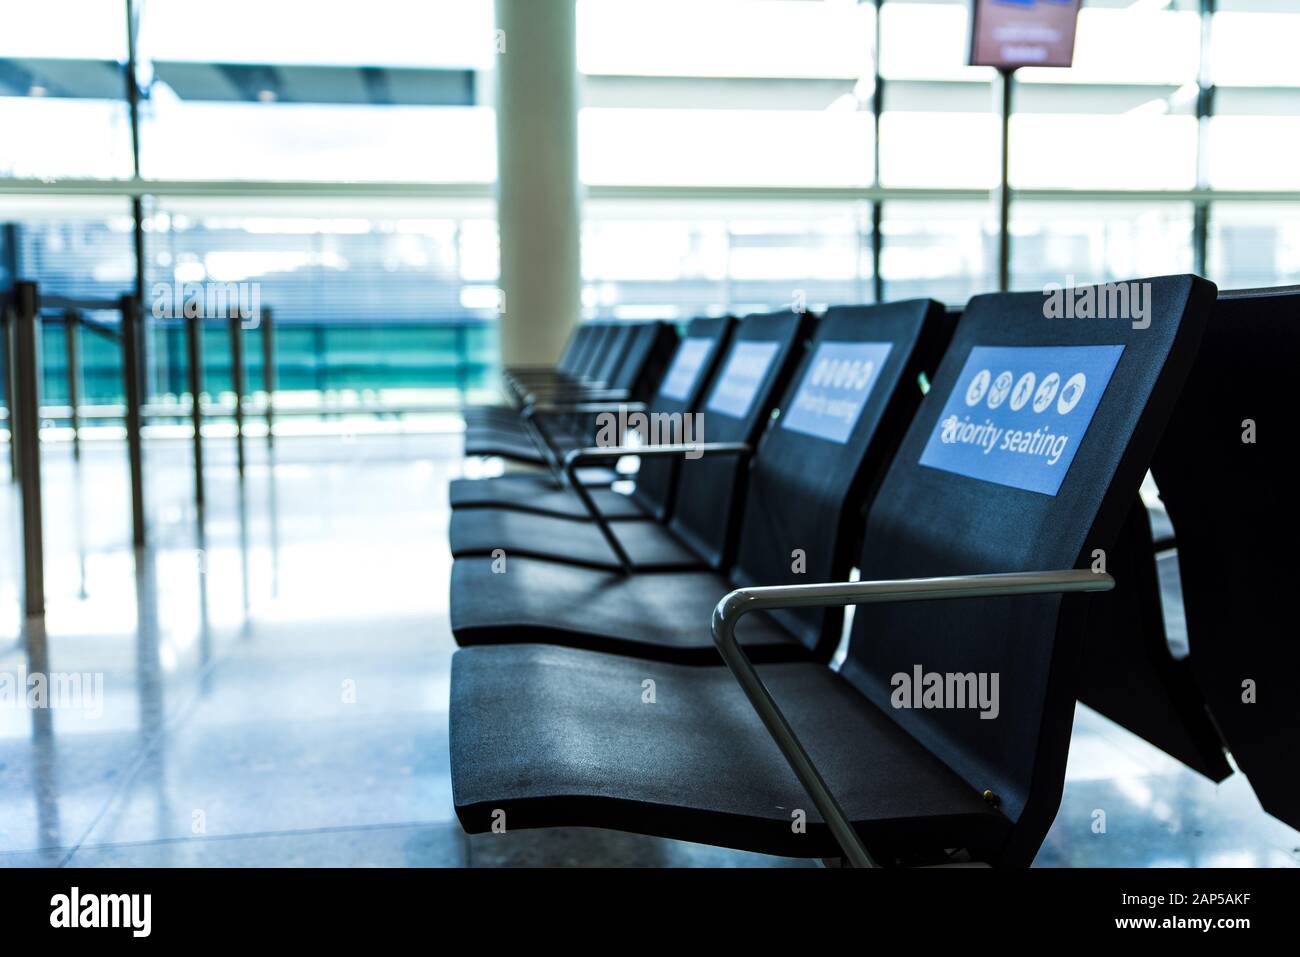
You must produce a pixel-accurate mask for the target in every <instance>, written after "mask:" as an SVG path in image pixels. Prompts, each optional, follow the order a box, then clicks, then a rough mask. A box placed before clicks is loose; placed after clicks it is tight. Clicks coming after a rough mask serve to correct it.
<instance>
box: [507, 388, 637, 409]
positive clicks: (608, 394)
mask: <svg viewBox="0 0 1300 957" xmlns="http://www.w3.org/2000/svg"><path fill="white" fill-rule="evenodd" d="M517 398H518V399H519V401H520V403H521V404H522V405H536V404H537V403H539V402H619V401H628V400H631V398H632V393H631V392H629V391H628V390H627V389H609V388H605V387H604V386H592V387H588V386H576V387H575V386H565V387H562V388H554V389H521V390H519V392H518V394H517Z"/></svg>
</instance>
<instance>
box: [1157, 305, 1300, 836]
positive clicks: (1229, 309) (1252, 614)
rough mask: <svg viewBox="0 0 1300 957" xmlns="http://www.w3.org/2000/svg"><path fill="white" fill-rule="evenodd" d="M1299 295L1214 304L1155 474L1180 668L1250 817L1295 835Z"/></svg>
mask: <svg viewBox="0 0 1300 957" xmlns="http://www.w3.org/2000/svg"><path fill="white" fill-rule="evenodd" d="M1297 355H1300V288H1297V287H1291V288H1286V289H1274V290H1252V291H1247V292H1240V293H1237V292H1228V293H1224V294H1223V295H1221V296H1220V297H1219V300H1218V302H1217V303H1216V304H1215V307H1214V315H1213V318H1212V319H1211V320H1210V324H1209V328H1208V329H1207V330H1206V333H1205V342H1204V345H1203V347H1202V349H1201V352H1200V355H1199V356H1198V357H1197V360H1196V366H1195V368H1194V369H1193V370H1192V375H1191V379H1190V380H1189V381H1188V384H1187V388H1186V389H1185V390H1184V395H1183V399H1182V401H1181V402H1180V403H1179V406H1178V409H1177V410H1176V412H1175V414H1174V418H1173V420H1172V421H1171V422H1170V425H1169V429H1168V430H1167V432H1166V433H1165V436H1164V438H1163V440H1162V441H1161V443H1160V447H1159V449H1158V450H1157V452H1156V457H1155V462H1154V464H1153V466H1152V474H1153V475H1154V477H1155V480H1156V484H1157V485H1158V486H1159V487H1160V497H1161V499H1162V500H1163V501H1164V503H1165V508H1166V509H1167V510H1168V512H1169V520H1170V521H1171V522H1172V523H1173V526H1174V535H1175V538H1176V540H1177V546H1178V569H1179V574H1180V577H1181V578H1182V586H1183V607H1184V611H1185V613H1186V616H1187V643H1188V649H1189V650H1188V662H1189V663H1190V665H1191V669H1192V674H1193V676H1194V677H1195V679H1196V683H1197V686H1198V687H1199V688H1200V690H1201V693H1202V694H1203V695H1204V696H1205V699H1206V701H1207V702H1208V703H1209V707H1210V712H1211V714H1212V715H1213V716H1214V720H1215V723H1216V724H1217V725H1218V727H1219V730H1220V732H1221V733H1222V734H1223V737H1224V739H1225V741H1226V742H1227V745H1228V749H1229V750H1230V751H1231V752H1232V756H1233V758H1234V759H1235V760H1236V762H1237V766H1238V767H1239V768H1240V769H1241V770H1242V772H1243V773H1245V775H1246V776H1247V777H1248V778H1249V779H1250V783H1251V785H1252V786H1253V787H1254V789H1255V793H1256V795H1258V797H1259V801H1260V804H1262V805H1263V806H1264V809H1265V810H1266V811H1268V812H1269V813H1270V814H1273V815H1274V816H1276V817H1278V818H1280V819H1281V820H1283V821H1285V822H1286V823H1287V824H1289V825H1291V826H1292V827H1300V774H1297V772H1296V747H1297V744H1296V742H1297V741H1300V705H1297V703H1296V695H1295V680H1296V675H1297V674H1300V642H1298V641H1297V640H1296V638H1295V632H1296V625H1295V609H1294V607H1293V606H1292V603H1291V589H1293V588H1294V587H1295V584H1296V581H1297V580H1300V578H1298V575H1297V573H1298V572H1300V547H1298V544H1297V543H1300V504H1298V503H1297V500H1296V496H1295V479H1294V475H1295V469H1294V452H1293V449H1292V447H1291V446H1290V445H1289V442H1290V440H1289V439H1288V438H1287V432H1286V429H1287V428H1289V426H1287V425H1286V424H1285V423H1284V422H1283V419H1285V418H1286V416H1287V415H1288V414H1289V413H1288V412H1287V410H1288V409H1289V408H1290V405H1291V399H1292V389H1293V387H1294V382H1293V380H1292V378H1291V377H1292V376H1293V375H1294V374H1295V370H1294V364H1295V357H1296V356H1297Z"/></svg>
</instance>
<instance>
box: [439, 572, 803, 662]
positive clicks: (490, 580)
mask: <svg viewBox="0 0 1300 957" xmlns="http://www.w3.org/2000/svg"><path fill="white" fill-rule="evenodd" d="M494 567H500V566H499V565H498V564H497V563H496V562H494V561H493V559H491V558H459V559H457V560H456V561H455V562H454V563H453V564H452V567H451V628H452V633H453V634H454V635H455V636H456V641H457V643H458V644H461V645H484V644H505V643H512V642H550V643H553V644H560V645H569V646H572V647H577V648H592V649H596V650H599V651H609V652H614V653H617V654H626V655H636V656H639V657H644V658H656V659H659V660H663V661H678V662H682V663H687V664H705V665H721V664H722V658H721V656H720V655H719V654H718V651H717V649H716V648H715V647H714V644H713V636H712V633H711V632H710V630H709V624H710V622H711V621H712V618H713V608H714V606H715V605H717V603H718V602H719V601H720V600H721V599H722V598H723V596H725V595H726V594H727V593H728V592H729V591H731V588H732V586H731V584H730V583H729V582H728V581H727V580H726V579H725V578H723V577H722V576H721V575H718V574H715V573H713V572H686V573H671V572H669V573H662V574H651V573H637V574H635V575H622V574H619V573H617V572H606V571H599V570H596V569H591V568H581V567H578V566H576V565H562V564H558V563H556V562H547V561H539V560H537V559H529V558H515V557H509V556H507V558H506V559H505V565H504V570H503V571H501V572H494V571H493V568H494ZM736 634H737V637H738V638H739V639H740V642H741V644H742V645H744V646H745V648H746V650H747V651H748V652H749V654H750V657H751V658H752V659H753V660H755V661H802V660H806V659H807V657H808V654H809V652H808V650H807V649H806V648H805V647H804V646H803V645H801V644H800V643H799V642H797V641H796V640H795V639H794V638H792V637H791V636H790V635H789V633H787V632H786V631H785V629H783V628H782V627H781V626H780V625H778V624H776V622H774V621H773V620H772V619H771V618H768V617H767V616H766V615H763V614H753V615H746V616H745V618H744V619H742V620H741V622H740V627H739V629H738V630H737V632H736Z"/></svg>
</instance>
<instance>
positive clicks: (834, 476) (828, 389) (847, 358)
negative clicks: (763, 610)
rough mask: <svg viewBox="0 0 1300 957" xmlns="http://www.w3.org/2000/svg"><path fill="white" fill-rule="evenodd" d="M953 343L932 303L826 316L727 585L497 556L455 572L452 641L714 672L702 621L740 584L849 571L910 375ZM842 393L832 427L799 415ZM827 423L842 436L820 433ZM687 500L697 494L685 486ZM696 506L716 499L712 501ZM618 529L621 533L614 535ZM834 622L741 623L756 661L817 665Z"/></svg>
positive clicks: (905, 403)
mask: <svg viewBox="0 0 1300 957" xmlns="http://www.w3.org/2000/svg"><path fill="white" fill-rule="evenodd" d="M947 334H948V327H947V326H946V325H945V324H944V323H943V321H942V308H941V307H940V306H939V305H938V304H937V303H934V302H931V301H930V300H914V301H911V302H905V303H893V304H890V305H883V306H861V307H852V308H835V309H832V310H830V312H828V313H827V315H826V317H825V318H824V319H822V320H821V322H820V323H819V325H818V328H817V334H816V336H815V338H814V340H813V344H812V348H811V349H810V350H809V353H808V355H807V357H806V358H805V361H804V362H803V364H802V368H801V371H800V373H799V374H798V375H797V376H796V378H795V380H794V383H793V384H792V385H791V387H790V388H789V389H788V390H787V394H786V396H785V397H784V398H783V400H782V405H783V409H782V414H781V415H780V416H779V418H777V419H776V420H775V421H773V422H772V423H771V424H770V425H769V426H768V429H767V432H766V433H765V434H764V437H763V439H762V441H761V443H760V445H759V453H758V456H757V457H756V459H755V461H754V465H753V468H752V469H750V471H749V473H748V494H747V497H746V500H745V506H744V516H743V521H742V522H741V523H740V540H739V545H738V549H737V560H736V562H735V564H734V566H732V568H731V569H730V573H729V575H724V574H722V573H720V572H718V571H713V570H710V571H703V572H692V573H683V572H675V573H671V574H669V573H662V574H654V573H650V572H646V571H643V570H638V571H637V572H636V573H635V574H633V575H626V576H625V575H622V574H620V573H617V572H609V571H602V570H599V569H592V568H579V567H574V566H571V565H566V564H560V563H556V562H550V561H544V560H536V559H529V558H527V557H513V556H510V557H507V558H506V560H505V572H506V574H504V575H502V574H499V573H500V572H501V570H502V565H501V562H500V560H499V559H491V558H489V559H476V558H460V559H457V561H456V562H455V563H454V564H453V566H452V591H451V622H452V631H453V633H454V634H455V636H456V640H457V641H458V642H460V643H461V644H465V645H469V644H492V643H502V642H519V641H551V642H557V643H560V644H567V645H574V646H576V647H584V648H595V649H603V650H607V651H617V652H620V653H625V654H635V655H641V656H645V657H655V658H660V659H663V660H667V661H680V662H684V663H692V664H719V663H720V659H719V658H718V654H717V651H716V649H715V648H714V647H713V643H712V640H711V639H710V637H709V634H708V630H707V628H703V627H701V622H705V621H707V620H708V615H709V613H710V612H711V610H712V608H713V606H714V605H715V604H717V601H718V599H719V598H721V597H722V596H723V595H725V594H726V593H727V592H728V591H729V590H731V589H732V588H734V587H735V586H736V585H750V584H758V583H761V584H786V583H794V582H799V581H819V580H826V579H830V578H836V577H843V576H846V575H847V574H848V573H849V570H850V568H851V566H852V559H853V555H854V552H855V550H856V547H857V539H858V534H859V528H860V525H859V522H860V519H859V517H858V516H859V514H860V511H861V507H862V504H863V502H864V501H865V499H866V498H867V496H868V494H869V490H870V488H871V487H872V485H873V484H874V481H875V480H877V479H878V478H879V476H880V475H881V474H882V473H883V468H884V466H885V465H886V464H887V463H888V461H889V459H890V457H891V455H892V453H893V450H894V448H895V447H896V446H897V444H898V442H899V440H900V439H901V438H902V435H903V432H904V431H905V430H906V428H907V424H908V423H909V422H910V421H911V418H912V415H913V413H914V411H915V409H916V407H917V406H918V404H919V403H920V400H921V390H920V388H919V387H918V384H917V379H918V376H919V375H920V372H921V370H924V369H930V370H933V368H934V365H935V363H936V361H937V358H936V357H937V356H939V355H940V354H942V352H943V348H944V346H945V345H946V342H947V340H946V336H947ZM882 353H883V361H880V362H879V363H878V369H877V370H876V371H875V372H874V373H873V374H871V375H870V376H869V377H868V378H867V380H865V381H859V382H856V383H850V389H848V390H847V391H837V390H835V389H834V388H832V386H833V383H834V381H835V375H836V374H837V373H836V370H839V372H840V374H844V375H847V372H845V371H844V370H846V369H847V370H852V369H854V368H857V369H858V370H859V371H861V370H862V368H863V367H862V365H858V366H856V367H855V366H854V365H853V362H854V361H857V362H858V363H862V362H864V361H870V357H871V356H875V357H876V358H877V359H879V358H880V357H881V354H882ZM855 389H860V390H862V391H858V392H855V391H854V390H855ZM850 395H853V396H856V400H857V401H858V402H860V403H861V404H860V407H855V406H849V407H848V408H846V409H842V410H841V415H840V417H839V418H836V419H830V418H823V419H819V418H817V417H811V418H810V417H809V416H808V415H807V414H806V412H807V410H808V409H809V408H812V409H814V410H816V409H818V408H823V407H825V408H830V407H832V404H833V403H834V402H836V401H841V402H842V401H844V398H845V397H846V396H850ZM827 423H829V424H830V425H831V426H832V427H833V429H835V430H836V431H832V432H826V431H825V430H824V428H823V427H824V426H826V425H827ZM817 432H821V434H816V433H817ZM841 439H842V440H843V441H842V442H841V441H840V440H841ZM681 494H684V495H692V496H696V495H700V494H701V493H700V492H699V490H695V489H692V488H691V487H690V486H687V485H684V486H683V491H682V493H681ZM704 498H705V500H706V501H707V502H711V501H713V500H714V499H713V497H712V496H711V495H708V494H707V493H706V494H705V495H704ZM502 514H504V513H502ZM650 528H652V529H657V526H650ZM626 531H627V529H626V528H625V527H624V526H619V528H618V529H617V534H619V535H620V536H623V535H624V534H625V532H626ZM841 621H842V617H841V614H840V612H839V610H838V609H836V610H830V611H824V610H814V611H806V612H801V613H785V612H780V613H776V614H775V615H774V616H771V617H769V616H757V615H756V616H754V617H753V618H750V619H747V620H746V621H745V622H744V623H743V625H742V627H741V630H740V638H741V640H742V642H744V644H745V646H746V648H747V649H748V650H749V652H750V654H751V655H753V656H754V657H755V658H756V659H757V660H761V661H789V660H801V659H807V658H809V657H817V658H821V659H822V660H825V659H827V658H829V657H830V654H831V651H832V650H833V648H834V645H835V643H836V642H837V641H838V638H839V634H840V630H841Z"/></svg>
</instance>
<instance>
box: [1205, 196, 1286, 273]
mask: <svg viewBox="0 0 1300 957" xmlns="http://www.w3.org/2000/svg"><path fill="white" fill-rule="evenodd" d="M1209 242H1210V245H1209V278H1210V279H1212V280H1214V281H1215V282H1216V283H1218V284H1219V288H1220V289H1253V288H1255V287H1256V286H1286V285H1294V284H1296V283H1300V203H1221V202H1220V203H1214V204H1213V205H1212V206H1211V207H1210V237H1209Z"/></svg>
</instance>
